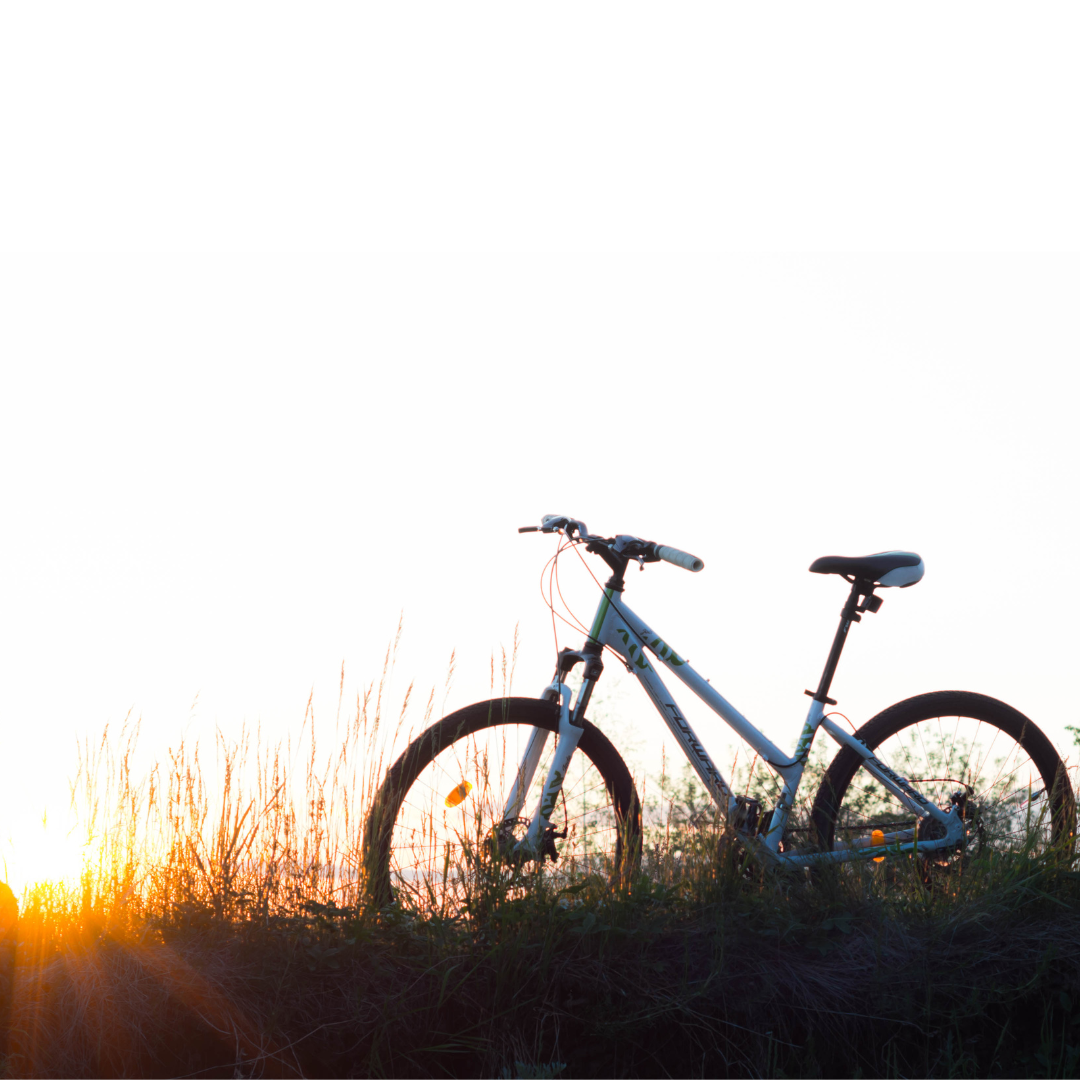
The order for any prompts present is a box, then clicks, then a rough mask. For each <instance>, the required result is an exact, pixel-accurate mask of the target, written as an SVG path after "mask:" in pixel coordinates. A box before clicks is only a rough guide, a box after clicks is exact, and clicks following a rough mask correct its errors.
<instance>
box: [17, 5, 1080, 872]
mask: <svg viewBox="0 0 1080 1080" xmlns="http://www.w3.org/2000/svg"><path fill="white" fill-rule="evenodd" d="M865 12H866V9H865V8H864V7H863V6H861V5H845V4H839V5H833V6H831V7H830V8H829V9H828V12H827V13H826V12H825V10H824V9H821V8H819V7H806V6H803V5H795V4H792V5H785V4H779V5H774V6H771V7H770V8H769V9H768V11H767V12H765V13H762V12H761V11H757V12H750V11H748V10H745V9H741V8H736V7H733V6H728V7H722V6H721V7H717V6H714V5H693V4H689V5H680V7H679V8H678V9H675V10H672V9H666V10H664V11H662V12H661V11H660V10H659V9H655V8H646V7H642V6H633V5H631V6H629V7H626V6H619V7H608V6H605V5H595V6H594V5H589V6H588V7H586V8H580V7H578V6H570V5H566V6H563V7H559V6H556V7H555V8H551V7H545V8H544V9H543V10H542V11H541V10H540V9H536V10H535V11H531V12H525V11H522V10H520V9H517V10H512V9H507V8H505V7H504V6H500V5H464V6H454V7H453V8H446V7H440V6H436V5H430V6H429V5H412V6H407V7H400V6H396V7H393V8H390V7H387V6H386V5H370V6H365V7H359V8H357V7H355V6H350V5H333V4H329V5H322V6H320V7H319V8H318V9H317V10H314V11H313V9H311V8H310V7H304V8H301V7H299V6H296V7H289V6H286V5H276V6H272V7H269V8H268V7H258V8H256V7H246V6H243V5H240V6H236V7H229V8H221V7H220V5H202V6H200V5H194V6H185V7H184V8H183V9H179V8H178V9H176V10H175V12H169V13H166V12H164V11H163V10H162V9H158V8H153V7H151V8H147V7H146V6H145V5H130V6H120V5H113V6H109V5H106V6H105V7H104V8H100V7H98V6H96V5H95V6H94V7H93V8H87V7H85V6H78V5H70V6H68V7H64V6H60V7H50V8H48V9H43V8H31V7H27V6H25V5H23V6H20V7H12V6H9V7H7V8H5V9H4V11H3V13H2V15H0V146H2V147H3V148H4V149H3V160H4V164H3V167H2V168H0V245H2V258H0V359H2V364H3V374H2V384H0V385H2V394H0V453H2V461H3V464H2V470H0V500H2V502H0V506H2V508H3V522H4V525H3V542H2V549H0V550H2V552H3V578H2V591H0V596H2V601H3V602H2V618H0V730H2V731H3V733H4V735H3V738H4V753H3V754H2V756H0V761H2V769H3V779H2V783H0V833H2V836H0V841H2V843H3V848H4V851H3V855H4V858H5V859H6V860H7V866H8V872H9V875H10V879H11V880H12V882H13V883H16V884H17V883H18V882H20V881H21V880H24V879H25V878H26V877H27V876H28V875H30V874H31V871H30V870H29V869H28V867H29V866H30V864H31V861H32V860H31V854H32V853H33V852H35V851H37V852H40V851H41V850H42V842H41V837H40V835H39V834H40V819H41V815H42V813H43V812H46V811H48V812H49V813H51V814H53V815H54V816H55V815H56V814H61V813H62V811H63V807H64V805H65V801H66V800H65V797H64V796H65V792H66V790H67V782H68V780H69V778H70V777H71V776H72V775H73V774H74V771H75V767H76V761H77V755H76V741H77V740H79V739H84V738H87V737H89V738H91V739H94V738H96V737H97V736H98V735H99V734H100V732H101V730H102V728H103V727H104V725H105V724H107V723H108V724H113V725H117V724H119V723H120V722H121V721H122V720H123V718H124V717H125V715H127V714H128V713H129V711H130V712H131V713H132V715H133V716H141V718H142V722H143V732H144V745H145V747H146V749H147V753H149V754H161V753H163V752H164V750H165V749H166V748H167V747H168V746H170V745H176V743H177V741H178V740H179V739H180V738H181V736H183V735H186V736H187V737H189V738H191V737H200V738H203V739H208V738H211V737H212V734H213V732H214V730H215V727H220V728H221V729H222V731H223V732H225V733H226V735H227V736H229V737H235V735H238V734H239V731H240V727H241V725H242V724H244V723H245V722H246V723H247V724H249V725H254V724H256V723H259V724H261V725H262V727H263V729H264V731H265V732H266V733H267V734H268V737H270V738H273V739H277V738H287V737H288V736H289V735H290V734H291V735H293V736H294V737H295V735H296V733H297V732H298V731H299V728H300V724H301V722H302V719H303V716H304V711H305V705H306V703H307V700H308V696H309V693H311V692H312V691H314V707H315V714H316V719H317V722H320V723H322V722H324V721H325V723H327V725H329V724H330V723H332V720H333V715H334V712H335V710H336V707H337V700H338V684H339V674H340V668H341V664H342V662H343V661H344V664H345V686H346V696H347V698H348V697H350V696H351V697H353V698H355V694H356V692H357V689H358V688H360V687H361V686H364V685H367V684H368V683H369V682H370V681H371V680H373V679H377V678H378V676H379V673H380V671H381V667H382V658H383V655H384V653H385V651H386V647H387V644H388V642H389V641H390V639H391V638H392V636H393V633H394V630H395V627H396V625H397V621H398V617H399V613H401V612H404V624H405V630H404V636H403V640H402V648H401V651H400V654H399V659H398V665H397V669H396V672H395V679H394V693H395V694H396V695H397V697H396V699H395V700H400V696H401V693H403V691H404V687H405V686H406V685H407V683H408V682H409V681H410V680H415V681H416V684H417V688H418V690H419V691H420V692H421V694H422V696H423V697H425V698H426V696H427V691H428V690H429V689H430V688H431V687H433V686H435V687H439V688H440V690H439V699H440V701H441V697H442V691H441V688H442V685H443V682H444V679H445V675H446V669H447V661H448V659H449V656H450V653H451V650H455V649H456V650H457V668H456V676H455V680H454V684H453V687H452V690H451V693H450V695H449V698H448V701H447V707H448V708H454V707H457V706H460V705H464V704H467V703H468V702H470V701H473V700H476V699H478V698H481V697H486V696H488V681H489V666H490V657H491V654H492V652H493V651H495V652H496V653H497V652H498V650H499V649H500V647H502V646H505V647H507V648H509V647H510V646H511V643H512V640H513V635H514V627H515V625H518V624H519V625H520V634H521V642H522V647H521V655H520V657H519V660H518V666H517V673H516V676H515V688H516V689H517V691H518V692H520V693H534V692H538V691H539V690H540V688H541V687H542V686H543V684H544V683H545V682H546V681H547V679H548V678H549V677H550V672H551V666H552V658H553V642H552V635H551V620H550V615H549V613H548V612H547V610H546V608H545V607H544V605H543V603H542V601H541V599H540V593H539V589H538V582H539V574H540V570H541V568H542V566H543V565H544V562H545V561H546V560H547V558H548V557H549V555H550V554H551V553H552V550H553V546H554V541H552V540H551V538H546V537H545V538H541V537H537V536H520V537H519V536H518V535H517V532H516V528H517V526H519V525H525V524H530V523H535V522H537V521H538V520H539V517H540V515H541V514H543V513H547V512H559V513H568V514H572V515H575V516H577V517H580V518H583V519H584V520H585V521H586V522H587V523H588V525H589V526H590V528H592V529H593V530H594V531H598V532H605V533H613V532H630V533H635V534H637V535H640V536H644V537H646V538H648V539H654V540H658V541H661V542H665V543H669V544H673V545H675V546H678V547H682V548H685V549H687V550H689V551H691V552H693V553H694V554H696V555H699V556H700V557H701V558H703V559H704V560H705V564H706V569H705V571H704V572H703V573H701V574H699V575H691V574H687V573H685V572H683V571H680V570H677V569H675V568H673V567H668V566H660V567H650V568H649V569H648V571H647V572H646V573H643V574H637V573H634V574H633V575H632V577H631V579H630V587H629V590H628V593H627V600H628V602H629V603H630V604H631V605H632V606H633V607H634V608H635V609H636V610H637V611H638V612H639V613H640V614H642V615H643V616H645V617H646V618H647V619H648V620H649V621H650V623H651V624H652V625H653V626H654V627H655V628H656V629H657V630H658V631H660V632H661V633H663V634H664V635H665V637H666V638H667V639H668V640H669V641H671V642H672V643H673V644H674V645H675V647H676V648H678V649H679V650H680V652H681V653H683V654H685V655H687V656H688V657H689V659H690V660H691V662H692V663H693V664H694V666H695V667H697V668H698V670H699V671H701V672H702V674H704V675H706V676H708V677H710V678H712V680H713V683H714V685H716V686H717V687H718V688H719V689H720V690H721V692H723V693H725V695H726V696H727V697H728V698H729V699H730V700H731V701H732V702H733V703H734V704H735V705H736V706H737V707H739V708H740V709H741V710H742V711H743V712H744V713H746V714H747V715H748V716H750V718H751V719H753V720H755V721H756V722H758V723H759V724H760V726H761V727H762V728H763V729H764V730H765V731H766V732H767V733H768V734H769V735H770V736H771V737H772V738H773V739H774V740H776V741H777V742H779V743H780V745H781V746H784V747H790V746H792V745H793V744H794V741H795V739H796V737H797V733H798V728H799V725H800V723H801V720H802V718H803V715H804V713H805V707H806V704H807V701H806V699H805V698H804V697H803V696H802V691H803V689H804V688H805V687H807V686H812V685H814V684H815V683H816V679H817V676H818V673H819V671H820V667H821V664H822V662H823V660H824V657H825V653H826V652H827V649H828V644H829V641H830V639H831V634H832V632H833V629H834V625H835V620H836V617H837V614H838V611H839V608H840V605H841V603H842V600H843V595H844V588H843V583H842V582H840V581H839V580H838V579H828V578H821V577H817V576H814V575H810V574H808V573H807V572H806V568H807V566H808V565H809V563H810V562H811V561H812V560H813V559H814V558H816V557H817V556H819V555H824V554H847V555H859V554H867V553H869V552H873V551H879V550H883V549H889V548H905V549H910V550H915V551H918V552H920V553H921V554H922V555H923V557H924V559H925V562H926V566H927V571H926V577H925V579H924V581H923V582H921V583H920V584H919V585H918V586H917V587H915V588H913V589H910V590H905V591H903V592H899V591H895V590H894V591H891V592H887V593H885V594H884V595H885V604H884V607H883V609H882V611H881V613H880V614H879V615H877V616H874V617H868V618H866V619H865V620H864V622H863V624H862V625H861V626H859V627H857V628H856V630H855V632H854V633H853V636H852V640H851V643H850V645H849V647H848V650H847V652H846V654H845V657H844V660H843V662H842V665H841V668H840V673H839V676H838V678H837V681H836V683H835V691H834V696H837V697H839V699H840V707H841V709H843V710H844V711H845V712H846V713H847V715H849V716H850V717H851V719H852V720H853V721H855V722H856V723H860V722H862V721H864V720H865V719H868V718H869V717H870V716H872V715H873V714H874V713H876V712H877V711H879V710H880V709H881V708H884V707H885V706H887V705H889V704H891V703H892V702H894V701H896V700H898V699H900V698H902V697H906V696H909V695H911V694H915V693H920V692H923V691H928V690H937V689H949V688H959V689H972V690H979V691H982V692H985V693H989V694H992V695H995V696H998V697H1001V698H1003V699H1004V700H1007V701H1009V702H1010V703H1012V704H1014V705H1015V706H1016V707H1018V708H1020V709H1021V710H1022V711H1024V712H1026V713H1027V714H1028V715H1030V716H1031V717H1032V718H1033V719H1034V720H1035V721H1036V722H1037V723H1038V724H1039V725H1040V726H1041V727H1043V728H1044V729H1045V730H1046V731H1047V733H1048V734H1050V735H1051V737H1052V738H1053V739H1054V740H1055V741H1056V742H1057V743H1058V745H1059V747H1060V748H1062V749H1063V750H1067V749H1068V748H1069V744H1070V742H1071V740H1070V739H1069V738H1068V736H1067V735H1066V733H1065V731H1064V725H1065V724H1077V723H1080V710H1078V708H1077V707H1076V705H1075V704H1074V693H1073V686H1072V674H1073V671H1074V669H1075V662H1076V661H1075V658H1076V656H1077V655H1080V635H1078V633H1077V629H1076V623H1075V617H1074V614H1073V613H1074V611H1075V609H1076V605H1077V600H1078V599H1080V597H1078V595H1077V594H1078V591H1080V585H1078V584H1077V581H1076V575H1075V574H1074V573H1072V548H1073V547H1074V546H1075V542H1076V536H1077V532H1078V525H1080V514H1078V511H1077V502H1076V479H1075V477H1076V471H1077V464H1078V454H1077V450H1078V435H1077V425H1076V422H1075V416H1074V413H1075V403H1076V387H1077V375H1076V371H1077V359H1078V356H1080V321H1078V318H1077V298H1078V297H1080V258H1078V257H1077V249H1078V245H1080V202H1078V201H1077V200H1076V198H1075V192H1076V191H1077V190H1080V150H1078V147H1077V143H1076V140H1075V138H1073V137H1071V133H1072V132H1073V131H1074V130H1075V123H1074V121H1073V118H1072V115H1071V113H1072V103H1074V102H1075V101H1076V100H1080V71H1078V69H1077V68H1076V65H1075V63H1074V56H1073V54H1072V45H1071V43H1072V42H1073V41H1074V40H1075V36H1074V35H1073V34H1072V33H1071V32H1068V33H1067V32H1065V31H1066V29H1068V27H1069V26H1070V25H1071V23H1075V15H1074V14H1072V13H1071V11H1070V9H1067V8H1065V7H1055V6H1053V5H1049V6H1046V7H1042V8H1040V9H1039V10H1038V11H1034V10H1032V9H1027V10H1024V11H1023V12H1021V11H1019V10H1018V9H1015V8H1006V7H997V6H994V5H989V6H987V5H981V4H980V5H978V6H974V5H963V4H960V5H951V6H950V7H949V8H948V9H947V10H944V11H943V10H942V9H941V8H939V7H937V6H930V5H925V6H920V5H916V6H915V7H912V8H908V9H906V10H905V12H904V15H903V19H902V20H901V18H900V17H899V16H896V17H895V19H893V20H892V21H890V20H889V19H888V18H887V17H886V15H883V14H882V13H880V12H878V13H876V14H874V15H871V16H867V15H866V14H865ZM1070 20H1071V23H1070ZM928 24H932V27H929V26H928ZM928 29H932V32H928ZM1072 29H1075V26H1072ZM576 562H577V560H576V559H573V558H567V559H566V560H565V561H564V563H563V564H562V565H563V566H564V567H565V569H566V571H567V575H566V577H565V578H564V580H563V585H564V592H565V594H566V596H567V599H568V600H570V602H571V606H572V607H573V608H574V610H575V612H576V613H577V614H578V615H579V616H580V617H582V618H584V619H585V620H586V621H588V617H589V615H591V608H592V605H593V604H594V603H595V599H594V597H593V594H592V592H591V591H590V590H591V583H590V582H589V580H588V578H587V577H586V576H585V575H584V572H583V571H581V570H580V564H577V565H578V569H577V571H576V573H575V572H574V571H575V567H574V565H573V564H575V563H576ZM599 572H600V571H599V569H598V570H597V573H598V574H599ZM575 577H576V578H577V581H576V583H575ZM579 640H580V638H579V637H578V638H576V637H574V636H573V635H571V634H569V633H568V634H566V635H564V637H563V639H562V641H561V643H562V644H576V643H577V642H578V641H579ZM633 694H640V692H639V691H636V690H634V688H632V687H629V688H626V689H625V692H624V694H623V695H622V697H621V699H620V700H621V701H622V702H623V703H622V704H621V705H620V710H621V711H623V710H624V711H625V715H626V716H627V717H629V718H630V719H631V720H633V722H634V724H635V726H643V725H644V724H645V723H646V722H647V721H648V719H649V715H648V711H647V710H648V705H647V703H645V702H644V698H643V697H640V698H635V697H634V696H632V695H633ZM680 700H681V701H683V702H684V704H686V705H687V706H689V704H690V702H689V701H687V700H685V699H684V698H680ZM687 711H688V712H689V713H690V716H691V718H692V720H693V721H694V722H695V723H696V724H697V726H698V728H699V733H700V734H701V735H702V737H703V741H704V742H705V743H706V745H708V746H710V747H713V748H716V749H717V750H719V749H720V748H721V747H723V746H724V745H725V743H726V738H725V732H724V730H723V729H722V726H721V725H720V724H719V722H718V721H717V722H713V721H711V720H709V719H707V718H704V717H703V715H702V713H701V712H700V711H694V710H691V709H689V708H688V710H687ZM420 714H421V710H417V711H416V713H415V719H416V720H417V722H419V717H420ZM616 730H617V729H616ZM718 756H722V755H719V754H718ZM35 821H36V822H37V824H36V825H34V822H35ZM35 830H36V831H35ZM2 869H3V867H2V865H0V870H2ZM20 875H21V876H20ZM0 876H2V874H0Z"/></svg>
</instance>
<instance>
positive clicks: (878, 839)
mask: <svg viewBox="0 0 1080 1080" xmlns="http://www.w3.org/2000/svg"><path fill="white" fill-rule="evenodd" d="M446 803H447V805H448V806H449V805H450V800H449V799H447V800H446ZM870 843H871V844H872V845H873V846H874V847H881V845H882V844H884V843H885V834H884V833H883V832H882V831H881V830H880V829H875V830H874V831H873V832H872V833H871V834H870ZM884 861H885V856H884V855H878V856H877V857H876V858H875V859H874V862H884Z"/></svg>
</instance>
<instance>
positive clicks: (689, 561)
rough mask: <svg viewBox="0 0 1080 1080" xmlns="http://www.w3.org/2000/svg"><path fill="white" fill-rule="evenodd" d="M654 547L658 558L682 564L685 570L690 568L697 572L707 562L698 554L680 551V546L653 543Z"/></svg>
mask: <svg viewBox="0 0 1080 1080" xmlns="http://www.w3.org/2000/svg"><path fill="white" fill-rule="evenodd" d="M653 549H654V550H655V551H656V554H657V557H658V558H661V559H663V560H664V562H669V563H671V564H672V565H673V566H681V567H682V568H683V569H684V570H690V571H692V572H693V573H695V574H696V573H697V572H698V571H699V570H704V569H705V564H704V563H703V562H702V561H701V560H700V559H699V558H698V557H697V556H696V555H690V554H689V553H688V552H685V551H680V550H679V549H678V548H673V547H667V546H666V545H664V544H653Z"/></svg>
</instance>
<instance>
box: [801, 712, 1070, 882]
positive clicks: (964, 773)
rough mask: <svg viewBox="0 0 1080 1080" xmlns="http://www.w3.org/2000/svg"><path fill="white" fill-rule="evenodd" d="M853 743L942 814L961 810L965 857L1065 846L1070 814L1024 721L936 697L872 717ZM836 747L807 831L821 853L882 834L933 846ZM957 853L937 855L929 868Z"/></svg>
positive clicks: (1057, 778)
mask: <svg viewBox="0 0 1080 1080" xmlns="http://www.w3.org/2000/svg"><path fill="white" fill-rule="evenodd" d="M856 738H858V739H859V740H860V741H861V742H862V743H864V744H865V745H866V746H867V747H868V748H869V749H870V750H872V751H873V752H874V755H875V756H876V757H877V758H878V759H879V760H881V761H882V762H884V763H885V764H886V765H888V766H889V767H890V768H891V769H893V770H894V771H895V772H897V773H899V774H900V775H901V776H903V777H905V778H907V779H908V780H909V781H910V782H911V785H912V786H913V787H914V788H915V790H916V791H918V792H920V794H922V795H923V796H924V797H925V798H926V799H927V800H928V801H929V802H931V803H932V804H933V805H935V806H939V807H941V808H942V809H945V810H948V809H950V808H955V807H959V808H960V812H961V814H962V815H963V817H964V821H965V834H966V835H965V840H964V843H963V849H965V850H976V851H979V850H983V849H984V848H986V847H989V848H991V849H993V850H998V851H1009V850H1023V849H1027V850H1045V849H1046V848H1047V847H1049V846H1050V845H1054V844H1060V845H1063V846H1064V845H1066V844H1068V845H1071V843H1072V837H1073V835H1074V834H1075V830H1076V804H1075V801H1074V799H1073V792H1072V787H1071V785H1070V784H1069V779H1068V776H1067V775H1066V773H1065V766H1064V764H1063V763H1062V761H1061V758H1060V757H1059V756H1058V753H1057V751H1056V750H1055V749H1054V747H1053V744H1052V743H1051V742H1050V740H1049V739H1048V738H1047V737H1046V736H1045V735H1044V734H1043V733H1042V732H1041V731H1040V730H1039V729H1038V728H1037V727H1036V726H1035V725H1034V724H1033V723H1032V722H1031V721H1030V720H1029V719H1028V718H1027V717H1026V716H1024V715H1023V713H1020V712H1018V711H1017V710H1016V709H1014V708H1012V707H1011V706H1009V705H1006V704H1004V702H1001V701H997V700H995V699H994V698H990V697H985V696H984V695H982V694H972V693H967V692H966V691H961V690H944V691H939V692H937V693H933V694H921V695H920V696H918V697H913V698H908V699H907V700H906V701H901V702H899V703H898V704H896V705H893V706H891V707H890V708H888V709H886V710H885V711H884V712H881V713H878V715H877V716H875V717H874V718H873V719H872V720H870V721H868V722H867V723H866V724H864V725H863V726H862V727H861V728H860V729H859V730H858V731H857V732H856ZM863 760H864V759H863V758H862V757H861V756H860V755H859V754H857V753H856V752H855V751H854V750H852V749H851V748H850V747H843V748H842V749H841V750H840V752H839V753H838V754H837V755H836V757H835V758H834V759H833V761H832V763H831V764H830V765H829V767H828V769H827V770H826V772H825V776H824V778H823V780H822V783H821V787H820V789H819V790H818V793H817V797H816V798H815V800H814V806H813V810H812V821H813V826H814V830H815V832H816V834H817V838H818V842H819V843H820V845H821V847H822V849H823V850H825V851H831V850H834V849H839V848H843V847H846V846H847V845H848V844H849V843H850V842H851V841H853V840H856V839H858V838H863V839H865V838H867V837H868V836H870V835H871V834H872V831H873V830H874V829H881V830H882V831H883V832H892V831H899V830H901V829H910V828H914V829H917V830H918V836H919V838H920V839H935V838H936V836H937V833H936V829H938V828H941V826H940V824H939V823H937V822H935V821H933V820H932V819H930V818H924V819H922V820H921V821H917V820H916V817H915V815H914V814H913V813H911V811H909V810H908V809H907V808H906V807H904V806H903V804H901V803H900V801H899V800H898V799H896V798H895V797H894V796H893V795H891V794H890V793H889V792H888V791H886V789H885V788H884V787H883V785H881V784H880V783H879V782H878V781H877V780H876V779H875V778H874V777H873V776H871V774H870V773H869V772H868V771H867V770H866V769H865V768H863ZM956 855H957V852H946V851H939V852H935V853H934V854H933V855H932V856H931V859H932V861H933V862H938V863H944V862H948V861H950V860H951V859H954V858H955V857H956Z"/></svg>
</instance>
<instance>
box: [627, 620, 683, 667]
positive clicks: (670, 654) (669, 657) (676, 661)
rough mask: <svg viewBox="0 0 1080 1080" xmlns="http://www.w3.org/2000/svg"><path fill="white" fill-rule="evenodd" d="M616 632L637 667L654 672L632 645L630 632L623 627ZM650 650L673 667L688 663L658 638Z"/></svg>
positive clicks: (653, 641)
mask: <svg viewBox="0 0 1080 1080" xmlns="http://www.w3.org/2000/svg"><path fill="white" fill-rule="evenodd" d="M615 632H616V633H617V634H618V635H619V637H621V638H622V641H623V644H624V645H625V646H626V647H627V649H628V651H629V653H630V659H631V660H632V661H633V662H634V664H635V666H637V667H639V668H641V669H642V670H643V671H652V668H651V667H650V666H649V663H648V661H647V660H646V659H645V658H644V656H643V655H638V647H637V645H636V644H632V643H631V641H630V632H629V631H628V630H624V629H622V628H621V627H620V628H619V629H618V630H616V631H615ZM645 636H646V637H648V636H649V634H648V632H646V634H645ZM649 648H650V649H652V651H653V652H654V653H656V655H657V656H659V657H660V659H661V660H666V661H667V662H668V663H669V664H671V666H672V667H682V665H683V664H685V663H686V661H685V660H683V659H682V658H681V657H680V656H679V655H678V654H677V653H676V652H675V650H674V649H673V648H672V647H671V646H670V645H668V644H667V643H666V642H665V641H662V640H661V639H660V638H658V637H654V638H653V639H652V641H651V642H649Z"/></svg>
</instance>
